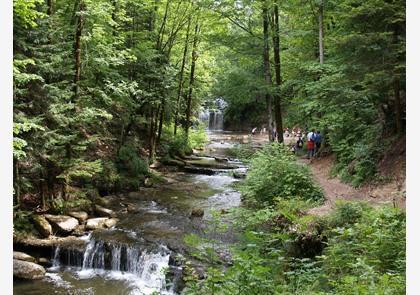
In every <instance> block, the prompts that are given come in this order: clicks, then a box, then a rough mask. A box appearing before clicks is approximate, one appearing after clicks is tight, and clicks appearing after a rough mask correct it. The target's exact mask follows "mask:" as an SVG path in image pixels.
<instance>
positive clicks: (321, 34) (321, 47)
mask: <svg viewBox="0 0 420 295" xmlns="http://www.w3.org/2000/svg"><path fill="white" fill-rule="evenodd" d="M318 26H319V63H320V64H321V65H322V64H324V0H321V3H320V6H319V14H318Z"/></svg>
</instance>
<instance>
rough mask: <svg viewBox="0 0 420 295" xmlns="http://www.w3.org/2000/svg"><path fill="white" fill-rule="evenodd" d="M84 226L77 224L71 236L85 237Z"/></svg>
mask: <svg viewBox="0 0 420 295" xmlns="http://www.w3.org/2000/svg"><path fill="white" fill-rule="evenodd" d="M85 230H86V225H84V224H79V225H78V226H77V227H76V228H75V229H74V231H73V235H75V236H77V237H81V236H84V235H85Z"/></svg>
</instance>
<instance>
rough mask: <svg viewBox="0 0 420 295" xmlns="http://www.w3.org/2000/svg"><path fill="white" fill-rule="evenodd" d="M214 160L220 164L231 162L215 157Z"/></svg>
mask: <svg viewBox="0 0 420 295" xmlns="http://www.w3.org/2000/svg"><path fill="white" fill-rule="evenodd" d="M214 159H215V160H216V162H219V163H227V162H229V160H228V159H227V158H219V157H214Z"/></svg>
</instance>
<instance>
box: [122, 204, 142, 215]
mask: <svg viewBox="0 0 420 295" xmlns="http://www.w3.org/2000/svg"><path fill="white" fill-rule="evenodd" d="M125 205H126V207H127V212H128V213H138V212H139V211H140V209H139V208H137V206H136V205H134V204H131V203H126V204H125Z"/></svg>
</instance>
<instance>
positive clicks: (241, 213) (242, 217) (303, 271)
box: [187, 200, 405, 295]
mask: <svg viewBox="0 0 420 295" xmlns="http://www.w3.org/2000/svg"><path fill="white" fill-rule="evenodd" d="M288 203H289V204H288ZM299 211H300V210H299V205H298V204H297V203H294V201H293V200H281V201H280V203H278V204H277V205H276V206H275V207H272V208H265V209H261V210H255V209H253V208H248V209H246V208H242V209H238V210H236V212H235V213H234V216H235V220H236V223H237V224H238V226H239V228H240V229H241V232H242V234H241V236H240V243H238V244H237V245H235V246H234V247H233V248H232V249H231V251H232V254H233V265H232V266H229V267H228V268H227V269H226V268H224V267H223V266H220V267H218V268H217V269H215V268H213V269H211V272H210V273H209V274H208V276H207V277H206V279H205V280H204V281H198V280H197V278H193V277H191V278H190V281H189V282H188V288H187V290H188V292H187V294H201V293H200V290H203V288H204V289H205V290H207V293H212V294H238V291H239V292H240V294H290V295H291V294H319V295H320V294H325V295H326V294H346V295H347V294H348V295H350V294H404V293H405V214H404V213H403V212H401V211H400V210H398V209H393V208H390V207H382V208H373V207H369V206H367V205H366V204H363V203H344V204H340V205H339V206H338V207H337V208H336V209H335V210H334V211H333V212H332V214H331V215H329V216H327V218H326V219H325V220H319V221H318V222H320V223H323V233H322V234H323V235H325V236H326V237H327V239H328V243H327V245H326V246H327V247H326V248H325V249H324V250H323V251H322V253H319V256H318V257H316V258H315V259H309V258H297V257H293V256H290V253H292V252H287V251H286V249H287V247H290V245H291V244H290V241H293V239H294V237H293V236H294V235H296V234H298V233H299V231H307V230H308V229H305V228H300V227H299V224H302V223H304V221H303V220H304V219H305V218H306V216H305V215H302V213H301V212H299ZM279 214H280V215H281V216H288V221H285V220H283V221H282V222H283V223H287V224H289V225H291V227H292V228H295V230H294V232H295V233H293V232H287V231H284V230H281V228H279V227H272V226H267V225H270V224H273V223H278V221H279V220H278V216H279ZM290 221H291V223H290ZM315 221H316V220H315ZM289 228H290V227H289ZM279 230H280V231H279ZM296 231H298V232H297V233H296ZM315 234H316V233H315ZM287 245H289V246H287ZM201 253H204V252H203V251H202V252H201Z"/></svg>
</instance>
